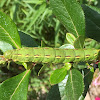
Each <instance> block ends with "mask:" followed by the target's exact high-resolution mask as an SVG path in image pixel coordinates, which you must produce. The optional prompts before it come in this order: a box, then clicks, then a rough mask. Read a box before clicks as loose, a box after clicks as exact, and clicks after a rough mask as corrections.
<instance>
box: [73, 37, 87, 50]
mask: <svg viewBox="0 0 100 100" xmlns="http://www.w3.org/2000/svg"><path fill="white" fill-rule="evenodd" d="M84 39H85V38H84V37H83V36H79V37H78V38H77V39H76V40H75V41H74V47H75V49H83V48H84Z"/></svg>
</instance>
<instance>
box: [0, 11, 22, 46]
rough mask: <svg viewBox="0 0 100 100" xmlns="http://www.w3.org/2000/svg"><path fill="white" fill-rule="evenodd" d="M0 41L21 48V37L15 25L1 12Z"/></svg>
mask: <svg viewBox="0 0 100 100" xmlns="http://www.w3.org/2000/svg"><path fill="white" fill-rule="evenodd" d="M0 41H5V42H7V43H9V44H11V45H12V46H14V47H15V48H21V42H20V37H19V34H18V31H17V27H16V25H15V23H14V22H13V21H12V20H11V19H10V18H9V17H8V16H7V15H6V14H5V13H3V12H1V11H0Z"/></svg>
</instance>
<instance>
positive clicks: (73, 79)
mask: <svg viewBox="0 0 100 100" xmlns="http://www.w3.org/2000/svg"><path fill="white" fill-rule="evenodd" d="M68 75H69V76H68V81H67V84H66V88H65V90H66V96H67V99H68V100H78V99H79V97H80V96H81V95H82V93H83V91H84V84H83V77H82V75H81V73H80V72H79V71H78V70H76V69H72V70H70V71H69V73H68Z"/></svg>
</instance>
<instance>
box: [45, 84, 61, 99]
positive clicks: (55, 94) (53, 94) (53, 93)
mask: <svg viewBox="0 0 100 100" xmlns="http://www.w3.org/2000/svg"><path fill="white" fill-rule="evenodd" d="M46 100H61V97H60V92H59V87H58V84H56V85H54V86H52V87H51V89H50V91H49V93H48V95H47V98H46Z"/></svg>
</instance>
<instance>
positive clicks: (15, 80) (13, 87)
mask: <svg viewBox="0 0 100 100" xmlns="http://www.w3.org/2000/svg"><path fill="white" fill-rule="evenodd" d="M30 72H31V71H30V70H26V71H25V72H23V73H21V74H19V75H17V76H15V77H12V78H9V79H7V80H6V81H4V82H3V83H1V84H0V100H26V99H27V89H28V83H29V76H30Z"/></svg>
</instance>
